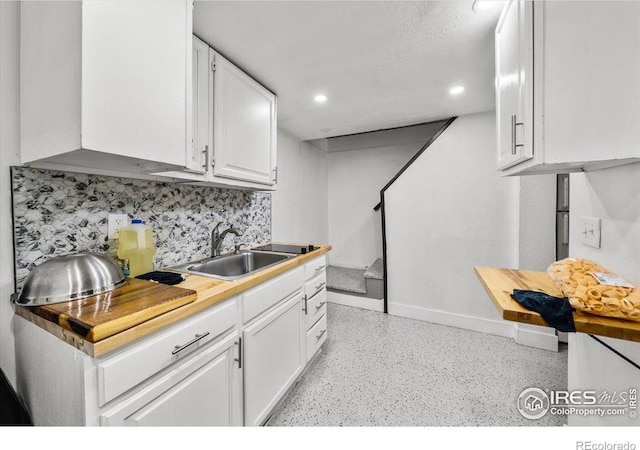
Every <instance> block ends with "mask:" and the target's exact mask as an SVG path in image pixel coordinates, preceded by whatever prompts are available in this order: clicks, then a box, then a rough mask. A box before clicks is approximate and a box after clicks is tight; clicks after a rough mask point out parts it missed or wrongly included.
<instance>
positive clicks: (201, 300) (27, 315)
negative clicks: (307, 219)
mask: <svg viewBox="0 0 640 450" xmlns="http://www.w3.org/2000/svg"><path fill="white" fill-rule="evenodd" d="M330 250H331V246H330V245H322V246H320V247H319V248H318V249H317V250H314V251H313V252H311V253H306V254H304V255H297V256H296V257H295V258H291V259H289V260H287V261H284V262H282V263H280V264H277V265H275V266H272V267H269V268H268V269H265V270H261V271H259V272H256V273H255V274H253V275H250V276H248V277H246V278H243V279H240V280H236V281H225V280H220V279H214V278H209V277H203V276H199V275H192V274H189V275H186V276H185V277H186V279H187V281H185V282H182V283H180V284H178V285H176V286H177V287H184V288H186V289H193V290H195V291H197V292H198V296H197V298H196V300H195V301H193V302H191V303H188V304H186V305H184V306H181V307H179V308H176V309H173V310H171V311H168V312H166V313H164V314H161V315H160V316H157V317H155V318H153V319H150V320H148V321H146V322H143V323H141V324H139V325H136V326H134V327H132V328H129V329H127V330H124V331H121V332H120V333H117V334H115V335H113V336H110V337H106V338H104V339H102V340H99V341H97V342H93V343H92V342H89V341H88V340H86V339H84V338H82V337H81V336H80V335H78V334H76V333H73V332H72V331H69V330H67V329H65V328H63V327H61V326H59V325H58V324H56V323H54V322H51V321H49V320H46V319H44V318H42V317H39V316H37V315H35V314H33V313H32V312H30V311H29V310H28V309H27V308H24V307H21V306H17V305H16V308H15V312H16V314H17V315H19V316H20V317H22V318H24V319H26V320H28V321H30V322H32V323H34V324H35V325H37V326H39V327H40V328H42V329H44V330H45V331H47V332H49V333H51V334H53V335H55V336H57V337H58V338H60V339H62V340H63V341H65V342H66V343H68V344H70V345H72V346H73V347H75V348H77V349H78V350H80V351H82V352H83V353H86V354H87V355H89V356H91V357H94V358H97V357H100V356H103V355H106V354H108V353H111V352H113V351H114V350H117V349H119V348H121V347H123V346H124V345H127V344H129V343H131V342H134V341H135V340H137V339H139V338H141V337H144V336H147V335H149V334H151V333H153V332H155V331H158V330H160V329H162V328H164V327H166V326H168V325H171V324H172V323H174V322H176V321H178V320H180V319H184V318H186V317H189V316H191V315H192V314H195V313H197V312H199V311H202V310H203V309H206V308H208V307H210V306H212V305H215V304H216V303H219V302H221V301H223V300H226V299H228V298H229V297H233V296H234V295H236V294H239V293H240V292H244V291H246V290H248V289H251V288H252V287H254V286H256V285H258V284H260V283H263V282H265V281H267V280H269V279H271V278H273V277H276V276H278V275H280V274H282V273H284V272H287V271H289V270H291V269H294V268H296V267H298V266H301V265H304V264H306V263H307V262H309V261H311V260H312V259H315V258H316V257H318V256H321V255H324V254H326V253H328V252H329V251H330ZM160 270H162V269H160ZM167 270H168V269H167ZM196 285H197V286H206V287H204V288H203V289H200V290H199V289H197V288H196Z"/></svg>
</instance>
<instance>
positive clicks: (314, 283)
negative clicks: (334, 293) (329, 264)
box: [304, 272, 327, 299]
mask: <svg viewBox="0 0 640 450" xmlns="http://www.w3.org/2000/svg"><path fill="white" fill-rule="evenodd" d="M326 285H327V274H326V273H324V272H322V273H321V274H320V275H318V276H317V277H315V278H312V279H311V280H309V281H307V283H306V285H305V290H304V293H305V294H306V295H307V299H311V297H313V296H314V295H316V294H317V293H318V292H320V291H321V290H322V289H324V288H325V286H326Z"/></svg>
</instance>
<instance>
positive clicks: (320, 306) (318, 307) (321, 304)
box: [316, 302, 327, 311]
mask: <svg viewBox="0 0 640 450" xmlns="http://www.w3.org/2000/svg"><path fill="white" fill-rule="evenodd" d="M325 303H327V302H322V303H320V304H319V305H316V311H317V310H319V309H320V308H322V307H323V306H324V304H325Z"/></svg>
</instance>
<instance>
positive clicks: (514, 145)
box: [511, 114, 524, 155]
mask: <svg viewBox="0 0 640 450" xmlns="http://www.w3.org/2000/svg"><path fill="white" fill-rule="evenodd" d="M519 125H524V122H518V121H516V115H515V114H512V115H511V154H512V155H515V154H516V149H517V148H518V147H524V144H517V143H516V127H517V126H519Z"/></svg>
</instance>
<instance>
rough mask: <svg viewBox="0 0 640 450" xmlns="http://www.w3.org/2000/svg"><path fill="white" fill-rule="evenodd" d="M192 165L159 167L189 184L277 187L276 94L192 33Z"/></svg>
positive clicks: (255, 188) (165, 173) (267, 188)
mask: <svg viewBox="0 0 640 450" xmlns="http://www.w3.org/2000/svg"><path fill="white" fill-rule="evenodd" d="M192 70H193V72H192V93H191V95H192V114H191V115H192V117H193V122H192V129H191V135H192V136H193V138H192V142H191V147H190V154H189V155H190V158H188V159H189V161H190V163H191V164H192V167H187V168H186V169H185V170H181V171H162V172H159V173H157V175H163V176H169V177H173V178H176V179H179V180H184V181H186V182H190V183H194V184H203V185H214V186H219V187H228V188H234V189H249V190H263V191H273V190H275V189H276V182H277V166H276V164H277V163H276V133H277V125H276V122H277V120H276V114H277V112H276V96H275V95H274V94H273V93H272V92H270V91H269V90H268V89H266V88H265V87H264V86H262V85H260V84H259V83H258V82H257V81H255V80H254V79H253V78H251V77H250V76H249V75H247V74H246V73H245V72H243V71H242V70H240V69H239V68H238V67H236V66H235V65H234V64H232V63H231V62H230V61H228V60H227V59H226V58H224V57H223V56H222V55H220V54H219V53H217V52H216V51H215V50H213V49H212V48H211V47H209V45H208V44H207V43H206V42H204V41H202V40H201V39H199V38H198V37H196V36H194V37H193V54H192Z"/></svg>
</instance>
